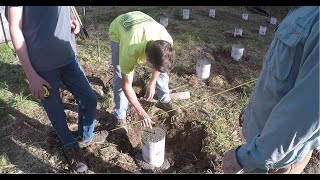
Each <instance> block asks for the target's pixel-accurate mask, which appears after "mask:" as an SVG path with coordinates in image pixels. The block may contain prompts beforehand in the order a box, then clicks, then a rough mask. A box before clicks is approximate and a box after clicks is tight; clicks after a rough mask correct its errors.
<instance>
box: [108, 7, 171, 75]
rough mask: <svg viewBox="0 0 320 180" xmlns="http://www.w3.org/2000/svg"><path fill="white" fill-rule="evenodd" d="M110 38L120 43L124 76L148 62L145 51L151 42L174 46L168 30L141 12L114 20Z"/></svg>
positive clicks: (120, 63)
mask: <svg viewBox="0 0 320 180" xmlns="http://www.w3.org/2000/svg"><path fill="white" fill-rule="evenodd" d="M109 37H110V39H111V41H113V42H117V43H119V65H120V69H121V72H122V73H123V74H129V73H131V72H132V71H133V69H134V66H135V65H136V64H141V63H143V62H146V55H145V49H146V45H147V42H148V41H149V40H165V41H168V42H169V43H171V45H173V40H172V38H171V36H170V34H169V33H168V31H167V30H166V28H165V27H163V26H162V25H161V24H159V23H158V22H157V21H155V20H154V19H153V18H151V17H150V16H148V15H146V14H144V13H142V12H140V11H133V12H128V13H125V14H122V15H120V16H118V17H117V18H116V19H114V20H113V21H112V23H111V25H110V28H109Z"/></svg>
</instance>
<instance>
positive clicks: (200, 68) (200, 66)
mask: <svg viewBox="0 0 320 180" xmlns="http://www.w3.org/2000/svg"><path fill="white" fill-rule="evenodd" d="M210 69H211V64H210V62H209V61H208V60H207V59H199V60H198V61H197V67H196V72H197V77H198V78H199V79H200V80H205V79H208V78H209V76H210Z"/></svg>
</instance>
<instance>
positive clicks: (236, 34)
mask: <svg viewBox="0 0 320 180" xmlns="http://www.w3.org/2000/svg"><path fill="white" fill-rule="evenodd" d="M242 31H243V30H242V28H235V29H234V33H233V36H234V37H236V36H242Z"/></svg>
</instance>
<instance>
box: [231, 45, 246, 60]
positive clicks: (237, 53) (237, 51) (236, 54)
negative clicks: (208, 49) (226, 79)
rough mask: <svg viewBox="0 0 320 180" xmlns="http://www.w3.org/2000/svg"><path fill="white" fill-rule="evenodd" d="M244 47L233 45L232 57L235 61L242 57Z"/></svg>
mask: <svg viewBox="0 0 320 180" xmlns="http://www.w3.org/2000/svg"><path fill="white" fill-rule="evenodd" d="M243 51H244V47H243V46H240V45H233V46H232V51H231V57H232V59H233V60H235V61H239V60H240V59H241V58H242V55H243Z"/></svg>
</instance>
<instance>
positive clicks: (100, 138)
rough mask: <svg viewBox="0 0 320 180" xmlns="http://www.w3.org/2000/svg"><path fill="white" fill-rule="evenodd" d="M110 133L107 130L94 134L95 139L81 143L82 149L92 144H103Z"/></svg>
mask: <svg viewBox="0 0 320 180" xmlns="http://www.w3.org/2000/svg"><path fill="white" fill-rule="evenodd" d="M108 135H109V133H108V131H106V130H103V131H98V132H95V133H94V134H93V138H92V139H91V141H87V142H85V141H79V146H80V148H84V147H88V146H90V145H92V144H101V143H104V142H105V141H106V138H107V137H108Z"/></svg>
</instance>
